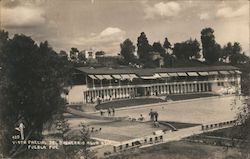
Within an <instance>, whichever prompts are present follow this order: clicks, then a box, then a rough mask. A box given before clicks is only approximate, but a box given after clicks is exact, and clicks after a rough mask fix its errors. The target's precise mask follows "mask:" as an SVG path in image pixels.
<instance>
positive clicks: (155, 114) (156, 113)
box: [154, 112, 159, 122]
mask: <svg viewBox="0 0 250 159" xmlns="http://www.w3.org/2000/svg"><path fill="white" fill-rule="evenodd" d="M158 115H159V114H158V112H154V116H155V121H156V122H158Z"/></svg>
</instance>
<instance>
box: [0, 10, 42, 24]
mask: <svg viewBox="0 0 250 159" xmlns="http://www.w3.org/2000/svg"><path fill="white" fill-rule="evenodd" d="M44 15H45V12H44V10H43V9H42V8H39V7H30V6H17V7H10V8H3V10H2V21H3V26H4V27H7V28H13V27H36V26H40V25H41V24H44V23H45V20H46V19H45V16H44Z"/></svg>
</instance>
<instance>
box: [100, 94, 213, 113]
mask: <svg viewBox="0 0 250 159" xmlns="http://www.w3.org/2000/svg"><path fill="white" fill-rule="evenodd" d="M212 96H218V95H216V94H211V93H201V94H179V95H168V96H167V100H165V99H162V97H163V96H159V97H155V98H154V97H150V98H147V97H145V98H136V99H126V100H115V101H110V102H105V103H101V104H98V105H96V109H97V110H99V109H108V108H121V107H130V106H138V105H145V104H153V103H160V102H166V101H168V100H172V101H178V100H187V99H195V98H205V97H212ZM160 97H161V98H160Z"/></svg>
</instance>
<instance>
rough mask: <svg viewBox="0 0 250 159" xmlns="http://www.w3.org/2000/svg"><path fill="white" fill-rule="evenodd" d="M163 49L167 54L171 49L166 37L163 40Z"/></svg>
mask: <svg viewBox="0 0 250 159" xmlns="http://www.w3.org/2000/svg"><path fill="white" fill-rule="evenodd" d="M163 47H164V48H165V49H166V50H167V53H168V51H169V50H170V49H172V45H171V43H170V42H169V41H168V38H167V37H166V38H165V41H164V44H163Z"/></svg>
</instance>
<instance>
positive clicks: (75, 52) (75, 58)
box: [69, 47, 79, 62]
mask: <svg viewBox="0 0 250 159" xmlns="http://www.w3.org/2000/svg"><path fill="white" fill-rule="evenodd" d="M78 54H79V50H78V49H77V48H75V47H72V48H71V50H70V52H69V57H70V59H71V61H74V62H77V61H78Z"/></svg>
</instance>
